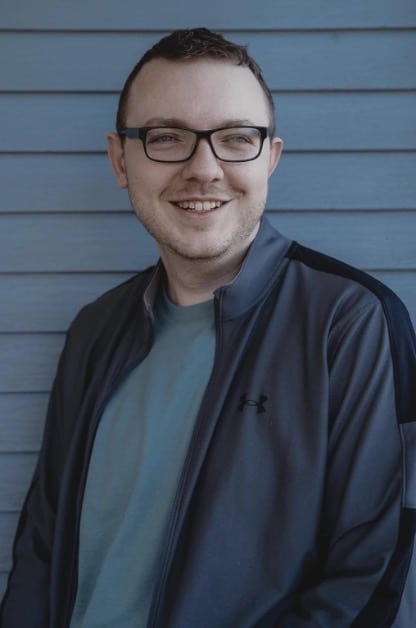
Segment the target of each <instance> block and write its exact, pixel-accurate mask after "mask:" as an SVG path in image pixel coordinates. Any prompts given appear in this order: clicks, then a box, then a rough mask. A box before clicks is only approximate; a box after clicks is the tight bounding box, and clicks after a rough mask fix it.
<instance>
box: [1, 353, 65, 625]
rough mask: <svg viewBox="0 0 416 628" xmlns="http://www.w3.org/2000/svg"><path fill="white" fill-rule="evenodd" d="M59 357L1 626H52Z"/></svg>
mask: <svg viewBox="0 0 416 628" xmlns="http://www.w3.org/2000/svg"><path fill="white" fill-rule="evenodd" d="M63 355H64V354H62V356H61V359H60V364H59V366H58V373H57V376H56V378H55V382H54V385H53V389H52V393H51V396H50V399H49V406H48V413H47V417H46V423H45V430H44V435H43V442H42V446H41V451H40V454H39V458H38V462H37V465H36V468H35V471H34V475H33V479H32V482H31V485H30V488H29V491H28V494H27V497H26V500H25V502H24V505H23V508H22V511H21V515H20V519H19V523H18V527H17V531H16V536H15V541H14V546H13V567H12V570H11V573H10V576H9V581H8V586H7V589H6V593H5V595H4V598H3V602H2V605H1V608H0V626H1V628H17V627H18V626H22V627H23V626H24V627H25V628H46V627H47V626H48V625H49V580H50V578H49V574H50V563H51V553H52V542H53V534H54V525H55V513H56V502H57V492H58V490H57V487H58V483H59V475H60V462H61V460H62V439H61V434H60V426H61V420H60V416H61V395H60V389H61V384H60V377H61V376H60V373H61V370H62V365H63V362H64V357H63Z"/></svg>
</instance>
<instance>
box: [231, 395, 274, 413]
mask: <svg viewBox="0 0 416 628" xmlns="http://www.w3.org/2000/svg"><path fill="white" fill-rule="evenodd" d="M267 399H268V398H267V397H266V395H260V397H259V399H258V401H255V400H254V399H247V395H246V394H245V393H244V395H241V397H240V403H239V405H238V409H239V410H240V412H242V411H243V409H244V407H245V406H252V407H254V408H257V414H262V413H263V412H266V408H265V407H264V404H265V402H266V401H267Z"/></svg>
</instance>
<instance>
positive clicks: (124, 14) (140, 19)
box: [1, 0, 416, 30]
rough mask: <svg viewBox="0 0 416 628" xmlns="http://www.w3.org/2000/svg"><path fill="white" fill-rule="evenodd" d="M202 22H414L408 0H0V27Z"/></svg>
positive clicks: (258, 25)
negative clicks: (256, 4)
mask: <svg viewBox="0 0 416 628" xmlns="http://www.w3.org/2000/svg"><path fill="white" fill-rule="evenodd" d="M198 24H201V25H204V26H206V27H208V28H214V29H219V28H232V29H235V28H239V29H246V28H248V29H268V28H285V29H286V28H289V29H290V28H294V29H298V28H305V29H310V28H339V27H341V28H369V27H370V28H373V27H375V28H377V27H389V28H391V27H397V26H399V27H400V26H409V25H414V26H416V10H415V4H414V2H413V1H412V0H395V1H394V2H392V1H391V0H377V7H376V10H375V7H374V0H360V2H352V3H351V2H349V3H347V2H345V0H314V2H310V0H296V2H293V1H288V0H286V1H285V0H283V1H281V0H280V1H279V2H276V0H262V4H261V11H256V10H253V4H252V2H250V1H248V0H243V1H242V0H228V2H227V4H226V5H224V2H223V1H222V0H211V2H209V3H204V2H199V3H192V2H191V3H190V2H189V0H176V2H174V3H169V2H165V0H153V2H152V3H150V4H149V5H148V6H147V7H146V10H143V5H142V4H141V3H137V0H119V2H117V8H116V9H115V8H114V4H112V3H110V2H104V3H103V2H102V0H89V1H88V2H85V0H71V2H54V3H52V4H51V3H48V2H40V3H36V4H34V3H33V1H32V0H2V19H1V27H2V28H4V29H6V28H7V29H58V30H65V29H75V30H78V29H87V30H98V29H110V30H111V29H123V30H124V29H127V30H128V29H151V30H155V29H168V30H171V29H174V28H189V27H193V26H195V25H198Z"/></svg>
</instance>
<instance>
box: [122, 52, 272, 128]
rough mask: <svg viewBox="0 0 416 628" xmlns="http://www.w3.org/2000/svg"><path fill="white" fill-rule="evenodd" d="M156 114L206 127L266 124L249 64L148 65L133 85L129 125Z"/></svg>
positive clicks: (163, 62)
mask: <svg viewBox="0 0 416 628" xmlns="http://www.w3.org/2000/svg"><path fill="white" fill-rule="evenodd" d="M159 118H166V119H171V118H174V119H177V120H183V122H184V123H186V125H187V126H193V127H195V128H204V127H205V128H209V127H211V126H220V125H221V124H222V123H223V122H226V121H227V120H246V121H247V123H249V122H251V123H252V124H255V125H267V124H268V123H269V113H268V106H267V102H266V97H265V94H264V92H263V90H262V88H261V86H260V83H259V82H258V81H257V79H256V77H255V76H254V75H253V73H252V72H251V70H250V69H249V68H247V67H243V66H238V65H234V64H232V63H231V62H229V61H223V60H216V59H192V60H181V61H176V60H175V61H173V60H167V59H153V60H152V61H150V62H149V63H146V64H145V65H144V66H143V68H142V69H141V70H140V72H139V74H138V75H137V76H136V78H135V80H134V81H133V84H132V86H131V90H130V94H129V99H128V105H127V123H128V124H130V125H132V124H135V125H138V126H139V125H141V126H144V125H147V124H153V121H154V120H157V119H159Z"/></svg>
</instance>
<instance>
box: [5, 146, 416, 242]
mask: <svg viewBox="0 0 416 628" xmlns="http://www.w3.org/2000/svg"><path fill="white" fill-rule="evenodd" d="M158 167H159V165H158ZM415 172H416V152H403V153H400V152H398V153H390V154H389V153H384V152H380V153H312V154H311V153H283V156H282V159H281V161H280V164H279V167H278V169H277V171H276V173H275V174H274V175H273V177H272V178H271V181H270V194H269V201H268V206H269V207H270V208H273V209H278V210H291V211H292V210H302V211H304V210H335V209H341V210H350V209H351V210H354V209H358V210H367V209H369V210H372V209H383V210H384V209H386V210H388V209H394V210H399V209H406V210H409V209H415V208H416V177H415ZM23 181H24V185H22V182H23ZM0 189H1V191H2V198H1V201H0V203H1V205H0V213H1V212H2V211H3V212H7V213H9V212H72V211H77V212H88V211H92V212H94V211H100V212H105V211H119V210H129V209H130V204H129V200H128V195H127V192H126V191H120V189H119V188H118V186H117V184H116V181H115V179H114V177H113V174H112V172H111V170H110V166H109V164H108V163H107V158H106V156H105V155H104V154H89V155H87V154H80V155H78V154H59V155H53V154H51V155H45V154H43V155H24V154H22V155H0ZM0 238H1V235H0Z"/></svg>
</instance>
